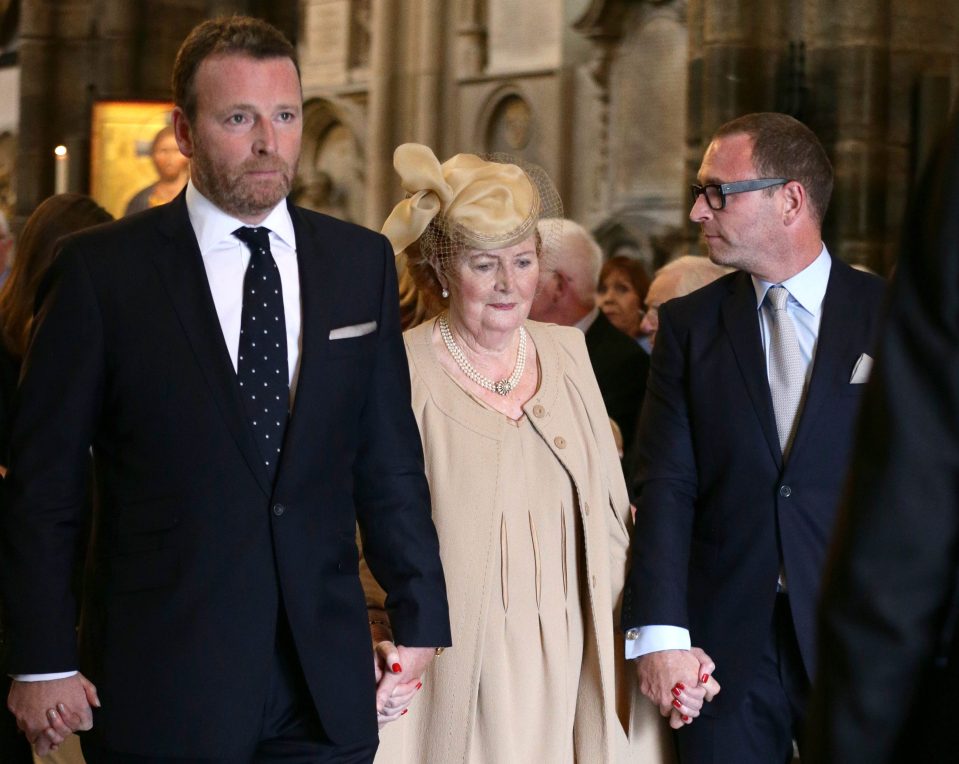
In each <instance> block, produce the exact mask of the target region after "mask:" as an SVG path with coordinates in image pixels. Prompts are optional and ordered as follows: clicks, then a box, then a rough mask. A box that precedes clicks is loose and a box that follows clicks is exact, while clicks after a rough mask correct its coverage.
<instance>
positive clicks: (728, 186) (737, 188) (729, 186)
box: [689, 178, 791, 212]
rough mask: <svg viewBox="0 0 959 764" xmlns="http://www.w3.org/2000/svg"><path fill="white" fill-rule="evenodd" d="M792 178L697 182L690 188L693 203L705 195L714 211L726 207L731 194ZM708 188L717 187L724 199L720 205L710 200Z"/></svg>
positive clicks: (755, 189)
mask: <svg viewBox="0 0 959 764" xmlns="http://www.w3.org/2000/svg"><path fill="white" fill-rule="evenodd" d="M790 182H791V179H790V178H754V179H752V180H737V181H734V182H732V183H705V184H703V185H702V186H697V185H695V184H693V185H691V186H690V187H689V190H690V191H691V192H692V194H693V204H695V203H696V200H697V199H699V197H700V196H703V197H705V199H706V206H707V207H709V209H711V210H713V211H714V212H718V211H719V210H722V209H725V208H726V197H727V196H729V195H731V194H742V193H745V192H746V191H761V190H763V189H765V188H772V187H773V186H783V185H785V184H786V183H790ZM707 188H715V189H717V190H718V191H719V198H720V199H721V200H722V202H721V203H720V205H719V206H718V207H714V206H713V205H712V204H711V203H710V201H709V194H707V193H706V189H707Z"/></svg>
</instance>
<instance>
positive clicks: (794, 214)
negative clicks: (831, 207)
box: [783, 180, 808, 225]
mask: <svg viewBox="0 0 959 764" xmlns="http://www.w3.org/2000/svg"><path fill="white" fill-rule="evenodd" d="M807 203H808V199H806V189H805V188H803V185H802V183H800V182H799V181H798V180H791V181H789V182H788V183H787V184H786V185H785V186H783V223H784V224H785V225H792V224H793V223H794V222H795V221H796V220H797V219H798V218H799V216H800V214H801V213H802V212H803V211H805V210H806V205H807Z"/></svg>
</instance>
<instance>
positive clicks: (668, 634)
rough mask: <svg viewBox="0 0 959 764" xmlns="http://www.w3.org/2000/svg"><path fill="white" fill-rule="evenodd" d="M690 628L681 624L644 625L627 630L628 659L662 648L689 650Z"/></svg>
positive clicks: (690, 643) (690, 644) (656, 651)
mask: <svg viewBox="0 0 959 764" xmlns="http://www.w3.org/2000/svg"><path fill="white" fill-rule="evenodd" d="M690 647H692V642H691V641H690V639H689V630H688V629H683V628H681V627H679V626H642V627H640V628H637V629H630V630H629V631H627V632H626V659H627V660H629V659H630V658H638V657H639V656H641V655H646V654H647V653H658V652H659V651H661V650H688V649H689V648H690Z"/></svg>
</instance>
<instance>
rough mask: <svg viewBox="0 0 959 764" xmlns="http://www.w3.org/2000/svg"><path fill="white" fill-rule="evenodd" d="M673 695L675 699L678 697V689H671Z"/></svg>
mask: <svg viewBox="0 0 959 764" xmlns="http://www.w3.org/2000/svg"><path fill="white" fill-rule="evenodd" d="M673 695H675V696H676V697H677V698H678V697H679V688H677V687H673Z"/></svg>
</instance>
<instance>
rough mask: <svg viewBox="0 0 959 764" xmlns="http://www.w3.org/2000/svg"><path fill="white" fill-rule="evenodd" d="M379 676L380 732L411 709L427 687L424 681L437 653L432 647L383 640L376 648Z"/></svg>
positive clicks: (376, 670) (377, 702) (374, 651)
mask: <svg viewBox="0 0 959 764" xmlns="http://www.w3.org/2000/svg"><path fill="white" fill-rule="evenodd" d="M373 653H374V655H373V668H374V671H375V674H376V720H377V722H378V723H379V726H380V729H383V727H385V726H386V725H387V724H389V723H390V722H392V721H395V720H397V719H399V718H400V717H401V716H403V715H405V714H406V712H407V711H408V710H409V705H410V702H411V701H412V700H413V697H414V696H415V695H416V693H417V691H418V690H419V689H420V688H421V687H422V686H423V682H422V678H423V674H424V673H425V671H426V669H427V668H428V667H429V665H430V663H431V662H432V660H433V657H434V656H435V654H436V651H435V649H434V648H432V647H403V646H402V645H399V646H397V645H395V644H393V642H391V641H389V640H381V641H379V642H377V643H376V645H375V647H374V648H373Z"/></svg>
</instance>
